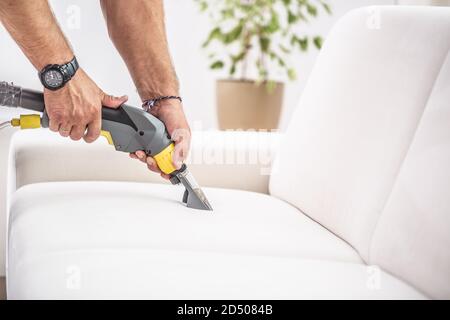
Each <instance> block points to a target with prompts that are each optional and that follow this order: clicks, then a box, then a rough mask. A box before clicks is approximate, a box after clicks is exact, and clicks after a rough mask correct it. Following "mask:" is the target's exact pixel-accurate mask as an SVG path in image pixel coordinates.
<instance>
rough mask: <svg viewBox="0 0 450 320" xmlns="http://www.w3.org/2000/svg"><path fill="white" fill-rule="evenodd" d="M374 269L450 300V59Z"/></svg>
mask: <svg viewBox="0 0 450 320" xmlns="http://www.w3.org/2000/svg"><path fill="white" fill-rule="evenodd" d="M369 259H370V263H376V264H380V265H382V266H383V267H385V268H387V269H388V270H389V271H390V272H392V273H393V274H395V275H397V276H398V277H401V278H402V279H405V280H407V281H409V282H410V283H414V284H415V285H416V286H417V287H418V288H420V289H421V290H422V291H424V292H426V293H427V294H428V295H430V296H432V297H433V298H439V299H450V53H449V54H448V55H447V60H446V63H445V64H444V65H443V67H442V69H441V73H440V76H439V77H438V79H437V80H436V85H435V87H434V90H433V92H432V94H431V95H430V99H429V102H428V104H427V108H426V110H425V112H424V114H423V117H422V120H421V121H420V124H419V127H418V129H417V132H416V135H415V137H414V140H413V142H412V143H411V147H410V150H409V152H408V155H407V157H406V158H405V161H404V163H403V165H402V167H401V170H400V172H399V175H398V178H397V180H396V183H395V185H394V188H393V191H392V194H391V196H390V197H389V200H388V202H387V204H386V208H385V209H384V211H383V214H382V215H381V218H380V220H379V222H378V225H377V228H376V230H375V234H374V237H373V241H372V245H371V251H370V257H369Z"/></svg>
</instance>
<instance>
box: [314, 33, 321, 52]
mask: <svg viewBox="0 0 450 320" xmlns="http://www.w3.org/2000/svg"><path fill="white" fill-rule="evenodd" d="M313 42H314V45H315V46H316V48H317V49H321V48H322V44H323V39H322V37H320V36H317V37H314V39H313Z"/></svg>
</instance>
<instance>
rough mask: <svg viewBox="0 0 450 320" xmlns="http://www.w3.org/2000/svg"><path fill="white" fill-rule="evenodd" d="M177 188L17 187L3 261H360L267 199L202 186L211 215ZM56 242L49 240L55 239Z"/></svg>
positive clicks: (300, 217)
mask: <svg viewBox="0 0 450 320" xmlns="http://www.w3.org/2000/svg"><path fill="white" fill-rule="evenodd" d="M183 191H184V189H183V188H182V187H178V186H171V185H159V184H150V183H127V182H52V183H37V184H31V185H27V186H24V187H22V188H20V189H19V190H18V191H17V192H16V193H15V194H14V196H13V199H12V205H11V208H10V217H9V220H10V223H9V225H10V226H9V248H10V249H12V250H11V251H10V252H9V256H10V258H11V257H14V258H13V259H12V260H11V259H10V261H9V263H10V266H11V263H13V261H14V259H15V258H20V257H21V256H22V255H39V254H41V253H43V252H48V251H58V250H72V249H84V248H116V247H117V248H123V247H126V248H131V249H136V248H142V247H143V248H153V249H177V250H201V251H214V252H231V253H240V254H255V255H271V256H292V257H307V258H314V259H329V260H340V261H347V262H355V263H360V258H359V256H358V254H357V253H356V252H355V251H354V250H353V248H351V247H350V246H349V245H348V244H347V243H345V242H344V241H342V240H341V239H339V238H338V237H336V236H334V235H333V234H332V233H331V232H329V231H327V230H326V229H325V228H323V227H322V226H320V225H319V224H317V223H315V222H314V221H312V220H311V219H310V218H308V217H306V216H305V215H303V214H302V213H301V212H300V211H299V210H298V209H296V208H294V207H293V206H291V205H289V204H287V203H286V202H284V201H281V200H279V199H276V198H273V197H270V196H268V195H264V194H259V193H253V192H248V191H238V190H227V189H214V188H205V192H206V194H207V196H208V198H209V200H210V202H211V204H212V206H213V207H214V211H213V212H210V211H201V210H194V209H189V208H187V207H185V206H184V205H182V204H181V202H180V201H181V197H182V194H183ZM55 239H56V240H55Z"/></svg>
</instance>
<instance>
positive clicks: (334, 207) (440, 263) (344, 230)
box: [270, 7, 450, 298]
mask: <svg viewBox="0 0 450 320" xmlns="http://www.w3.org/2000/svg"><path fill="white" fill-rule="evenodd" d="M374 14H376V15H377V16H378V19H379V21H378V23H379V28H378V29H377V28H375V29H371V28H369V26H370V24H368V21H370V19H372V18H373V17H370V15H374ZM374 27H376V24H375V25H374ZM449 49H450V8H419V7H412V8H403V7H397V8H395V7H376V8H375V9H374V8H372V9H370V10H368V9H359V10H356V11H353V12H351V13H349V14H348V15H347V16H346V17H345V18H343V19H342V20H341V21H340V22H339V23H338V24H337V25H336V26H335V27H334V29H333V31H332V32H331V34H330V35H329V37H328V40H327V42H326V44H325V46H324V48H323V50H322V52H321V55H320V57H319V59H318V62H317V64H316V66H315V69H314V71H313V73H312V75H311V77H310V79H309V83H308V86H307V88H306V90H305V92H304V95H303V97H302V100H301V103H300V105H299V107H298V109H297V111H296V113H295V115H294V117H293V119H292V122H291V125H290V127H289V130H288V132H287V135H286V139H284V140H283V146H282V147H281V148H280V154H279V155H278V158H277V160H276V164H275V171H274V174H273V175H272V178H271V181H270V191H271V194H272V195H274V196H277V197H279V198H281V199H284V200H286V201H288V202H290V203H292V204H293V205H295V206H296V207H298V208H299V209H301V210H302V211H303V212H305V214H307V215H309V216H310V217H312V219H314V220H316V221H317V222H319V223H321V224H323V225H324V226H325V227H327V228H329V229H330V230H331V231H333V232H335V233H336V234H337V235H339V236H341V237H342V238H343V239H345V240H346V241H348V242H349V243H350V244H351V245H352V246H354V247H355V248H356V249H357V250H358V252H359V253H360V254H361V256H362V257H363V259H364V260H365V261H367V262H369V263H372V262H375V263H378V262H379V261H383V265H384V266H385V267H386V270H388V271H390V270H391V269H390V267H393V269H392V271H393V272H395V273H396V274H397V275H398V276H401V275H404V277H405V278H406V279H407V280H408V281H410V282H411V283H414V284H415V285H417V286H418V287H419V288H421V289H422V290H424V291H426V292H428V293H430V294H433V295H434V296H435V297H440V298H449V297H450V294H449V292H450V291H449V290H450V289H449V288H450V287H449V285H448V283H449V282H448V281H447V282H445V281H444V282H442V281H443V280H444V279H446V280H448V279H449V277H450V250H448V248H449V247H450V238H449V236H448V230H450V223H449V219H448V212H450V202H449V199H450V198H449V197H448V183H447V182H448V180H445V179H446V178H445V177H448V175H449V174H450V166H449V165H448V162H447V165H446V164H445V163H446V161H447V160H448V152H449V144H450V139H449V134H450V125H449V124H450V122H449V118H448V112H449V108H450V105H449V101H450V99H449V97H450V95H449V87H450V78H449V76H448V74H449V71H448V70H449V69H448V67H445V68H444V66H443V64H444V62H445V60H446V59H448V53H449ZM443 73H444V74H445V76H444V75H443ZM440 75H441V78H440V79H439V81H438V80H437V79H438V77H439V76H440ZM432 101H433V103H432V104H433V105H432V104H431V102H432ZM437 108H439V110H434V109H437ZM424 112H425V115H424V116H423V114H424ZM427 113H431V114H433V115H434V116H433V115H430V116H428V117H429V118H428V119H427V118H426V115H427ZM438 117H443V118H442V119H444V118H445V119H446V120H442V121H445V123H446V125H444V124H441V125H440V126H439V128H440V129H439V131H438V129H437V128H436V127H435V126H436V125H439V122H438ZM423 126H424V128H422V127H423ZM416 139H421V140H419V141H420V142H416ZM416 143H418V144H420V146H418V147H415V145H416ZM411 147H412V148H414V149H415V150H416V151H414V150H413V149H410V148H411ZM425 151H426V153H424V152H425ZM411 152H413V154H411ZM431 152H433V154H431ZM419 159H420V160H419ZM418 161H420V162H418ZM276 167H280V168H283V170H285V171H286V172H289V174H288V175H285V174H284V173H283V172H284V171H281V170H276ZM419 169H420V173H419V172H416V170H419ZM428 174H431V176H432V177H437V176H440V178H439V179H437V180H429V179H430V178H431V176H428ZM399 175H400V176H399ZM416 178H419V180H418V181H416ZM424 179H426V180H424ZM427 181H428V183H429V184H428V188H432V189H437V190H436V194H435V195H433V196H431V195H430V194H427V193H422V192H423V191H424V190H423V185H422V186H421V183H422V182H423V183H425V182H427ZM444 181H447V182H444ZM405 183H406V184H407V186H408V188H407V189H406V190H404V189H403V190H402V188H405V187H404V186H403V184H405ZM402 186H403V187H402ZM393 188H394V193H393V194H391V192H392V190H393ZM398 189H400V190H398ZM440 193H442V194H440ZM437 199H439V201H438V203H439V206H440V207H439V208H436V203H435V202H433V200H437ZM388 201H390V203H389V204H388V206H387V207H386V203H387V202H388ZM418 204H420V205H421V206H420V207H417V205H418ZM380 216H381V217H383V218H382V219H381V220H380ZM387 217H389V218H387ZM409 219H411V220H412V221H411V222H408V221H407V220H409ZM425 221H427V222H428V224H427V225H428V227H425V226H424V225H423V223H424V222H425ZM391 222H395V223H394V224H391ZM378 223H380V225H378ZM420 225H422V228H423V229H422V228H419V226H420ZM377 226H378V227H377ZM378 228H382V230H378ZM444 230H447V233H445V232H444ZM374 232H375V233H376V234H379V238H377V239H376V240H375V241H376V242H377V243H373V246H374V247H375V248H377V255H378V256H377V259H370V257H369V248H370V246H371V245H372V238H373V236H374ZM389 232H390V233H392V234H390V237H388V238H386V237H385V236H387V235H388V234H389ZM424 235H427V236H428V237H429V238H428V239H427V240H423V239H422V236H424ZM401 239H402V240H404V241H398V240H401ZM419 243H420V244H419ZM432 246H434V247H432ZM401 252H404V253H403V254H402V253H401ZM393 256H395V257H396V258H395V259H393V258H392V257H393ZM403 256H405V257H403ZM402 257H403V258H402ZM391 258H392V260H391ZM415 260H420V263H418V264H417V265H416V266H414V267H408V265H409V264H411V263H412V261H415ZM439 281H441V283H442V284H441V285H440V286H438V285H437V282H439Z"/></svg>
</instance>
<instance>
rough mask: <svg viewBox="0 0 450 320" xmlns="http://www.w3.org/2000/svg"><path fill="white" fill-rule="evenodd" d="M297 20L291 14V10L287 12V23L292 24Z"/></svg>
mask: <svg viewBox="0 0 450 320" xmlns="http://www.w3.org/2000/svg"><path fill="white" fill-rule="evenodd" d="M297 20H298V17H297V16H296V15H295V14H293V13H292V11H291V10H288V23H289V24H293V23H295V22H296V21H297Z"/></svg>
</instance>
